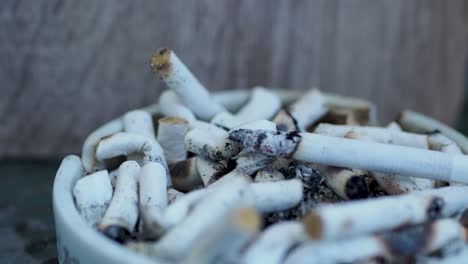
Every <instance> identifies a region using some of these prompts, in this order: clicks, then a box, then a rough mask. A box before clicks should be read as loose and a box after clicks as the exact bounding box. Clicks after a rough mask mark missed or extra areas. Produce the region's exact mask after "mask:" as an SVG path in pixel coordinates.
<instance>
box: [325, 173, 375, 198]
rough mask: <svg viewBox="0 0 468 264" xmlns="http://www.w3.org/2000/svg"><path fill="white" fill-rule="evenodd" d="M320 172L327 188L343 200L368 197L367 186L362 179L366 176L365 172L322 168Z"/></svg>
mask: <svg viewBox="0 0 468 264" xmlns="http://www.w3.org/2000/svg"><path fill="white" fill-rule="evenodd" d="M321 172H322V173H323V174H322V175H324V176H325V182H326V183H327V186H328V187H330V188H331V189H332V190H333V191H334V192H335V193H336V194H338V195H339V196H340V197H341V198H343V199H347V200H353V199H362V198H367V197H369V195H370V190H369V186H368V185H367V182H366V180H365V179H364V177H365V175H366V174H367V173H366V172H365V171H362V170H350V169H343V168H337V167H331V166H324V167H323V168H322V169H321Z"/></svg>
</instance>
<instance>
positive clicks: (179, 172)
mask: <svg viewBox="0 0 468 264" xmlns="http://www.w3.org/2000/svg"><path fill="white" fill-rule="evenodd" d="M195 159H196V158H195V157H192V158H189V159H186V160H182V161H179V162H176V163H173V164H170V165H169V171H170V174H171V179H172V185H173V186H174V188H176V189H177V190H179V191H191V190H193V189H194V188H196V187H198V186H201V185H202V184H203V182H202V180H201V178H200V175H199V174H198V172H197V168H196V166H195Z"/></svg>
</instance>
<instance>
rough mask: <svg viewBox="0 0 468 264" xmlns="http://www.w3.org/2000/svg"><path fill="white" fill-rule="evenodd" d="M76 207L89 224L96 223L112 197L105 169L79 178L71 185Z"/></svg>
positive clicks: (99, 220)
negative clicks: (73, 185)
mask: <svg viewBox="0 0 468 264" xmlns="http://www.w3.org/2000/svg"><path fill="white" fill-rule="evenodd" d="M73 196H74V197H75V203H76V207H77V208H78V211H80V214H81V216H82V217H83V218H84V219H85V221H86V222H87V223H88V224H90V225H91V226H96V225H98V224H99V223H100V222H101V220H102V217H103V216H104V213H105V212H106V210H107V207H108V206H109V203H110V201H111V199H112V186H111V183H110V180H109V176H108V173H107V171H106V170H103V171H98V172H95V173H93V174H91V175H88V176H86V177H83V178H81V179H79V180H78V181H77V182H76V184H75V187H73Z"/></svg>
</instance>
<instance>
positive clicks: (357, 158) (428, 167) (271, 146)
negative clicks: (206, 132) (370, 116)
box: [229, 129, 468, 183]
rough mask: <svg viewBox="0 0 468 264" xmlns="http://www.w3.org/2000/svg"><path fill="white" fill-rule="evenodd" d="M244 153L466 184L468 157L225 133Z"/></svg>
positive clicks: (309, 137)
mask: <svg viewBox="0 0 468 264" xmlns="http://www.w3.org/2000/svg"><path fill="white" fill-rule="evenodd" d="M229 139H230V140H231V141H232V142H237V144H239V145H240V146H241V148H243V150H242V151H243V152H244V153H248V152H260V153H263V154H266V155H272V156H280V157H285V158H289V157H292V158H294V159H297V160H301V161H306V162H314V163H319V164H325V165H331V166H336V167H347V168H351V169H362V170H367V171H377V172H383V173H389V174H400V175H404V176H406V175H410V176H413V177H420V178H427V179H438V180H445V181H453V182H462V183H468V177H466V175H468V157H467V156H464V155H456V156H453V155H449V154H446V153H442V152H437V151H432V150H425V149H417V148H411V147H403V146H394V145H388V144H381V143H373V142H362V141H357V140H352V139H345V138H336V137H330V136H323V135H316V134H311V133H296V132H289V133H285V132H274V133H273V132H267V131H262V130H256V131H254V130H248V129H239V130H235V131H232V132H230V133H229Z"/></svg>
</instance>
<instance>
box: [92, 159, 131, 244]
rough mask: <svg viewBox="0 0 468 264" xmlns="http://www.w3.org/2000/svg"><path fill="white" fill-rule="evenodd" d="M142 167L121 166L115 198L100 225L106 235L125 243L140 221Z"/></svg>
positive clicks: (126, 163)
mask: <svg viewBox="0 0 468 264" xmlns="http://www.w3.org/2000/svg"><path fill="white" fill-rule="evenodd" d="M139 173H140V166H139V165H138V163H136V162H135V161H126V162H124V163H122V165H120V168H119V175H118V177H117V184H116V186H115V191H114V197H113V198H112V201H111V203H110V205H109V208H107V211H106V213H105V214H104V217H103V219H102V221H101V223H100V225H99V229H100V230H101V231H102V232H103V233H104V235H106V236H108V237H109V238H111V239H113V240H115V241H117V242H121V243H122V242H125V241H126V240H128V239H129V238H130V237H131V235H132V234H133V233H134V230H135V224H136V222H137V219H138V181H137V177H138V174H139Z"/></svg>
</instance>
